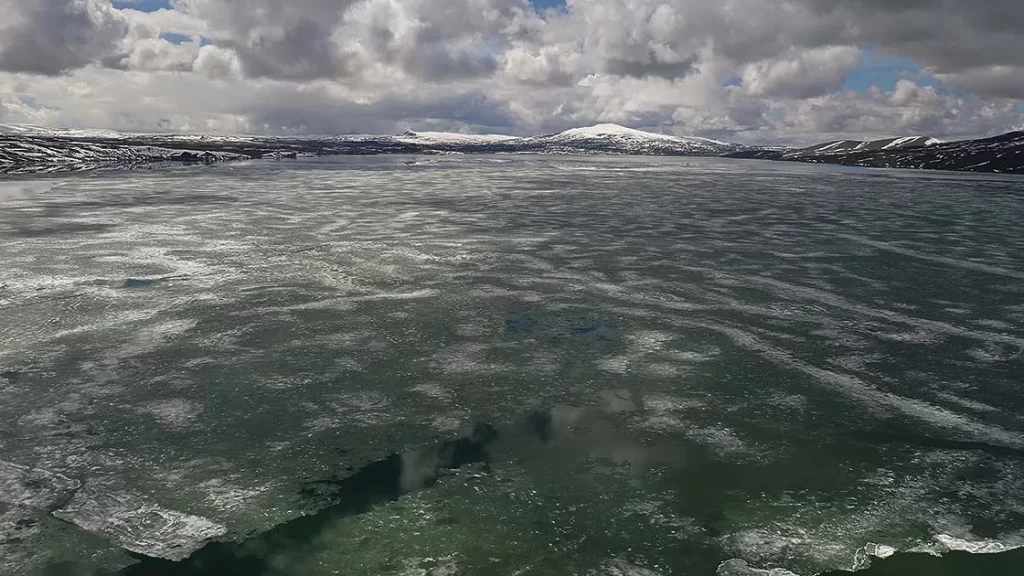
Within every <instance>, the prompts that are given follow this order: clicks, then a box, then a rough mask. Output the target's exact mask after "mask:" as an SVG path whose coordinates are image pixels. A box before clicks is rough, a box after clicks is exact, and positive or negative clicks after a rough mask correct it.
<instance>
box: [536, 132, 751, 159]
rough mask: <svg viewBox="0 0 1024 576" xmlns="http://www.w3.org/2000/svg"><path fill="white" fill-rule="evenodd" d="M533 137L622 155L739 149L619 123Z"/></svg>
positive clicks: (555, 145) (555, 147)
mask: <svg viewBox="0 0 1024 576" xmlns="http://www.w3.org/2000/svg"><path fill="white" fill-rule="evenodd" d="M533 140H535V141H537V142H541V143H543V144H545V145H546V146H549V147H551V148H552V149H553V150H558V149H577V150H581V151H597V152H608V153H619V154H657V155H692V156H715V155H719V154H723V153H726V152H730V151H734V150H736V149H738V148H739V147H738V146H735V145H732V144H726V143H725V142H719V141H717V140H709V139H707V138H696V137H684V136H670V135H667V134H657V133H654V132H644V131H643V130H636V129H633V128H626V127H625V126H619V125H618V124H598V125H596V126H589V127H585V128H572V129H570V130H566V131H565V132H561V133H559V134H552V135H549V136H541V137H538V138H535V139H533Z"/></svg>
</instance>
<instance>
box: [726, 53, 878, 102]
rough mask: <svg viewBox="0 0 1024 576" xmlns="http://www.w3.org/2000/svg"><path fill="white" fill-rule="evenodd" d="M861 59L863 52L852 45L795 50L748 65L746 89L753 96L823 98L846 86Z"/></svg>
mask: <svg viewBox="0 0 1024 576" xmlns="http://www.w3.org/2000/svg"><path fill="white" fill-rule="evenodd" d="M861 60H862V54H861V51H860V50H859V49H858V48H855V47H851V46H828V47H825V48H812V49H810V50H804V51H799V52H797V51H792V52H790V53H789V54H786V55H783V56H781V57H779V58H775V59H772V60H765V61H761V62H757V63H755V64H750V65H748V66H747V67H746V69H745V70H744V71H743V87H744V88H746V90H747V93H748V94H751V95H753V96H788V97H795V98H810V97H813V96H821V95H822V94H827V93H829V92H835V91H836V90H838V89H839V88H840V87H842V85H843V82H844V81H845V80H846V77H847V75H849V73H850V72H852V71H853V70H855V69H856V68H857V67H859V66H860V65H861Z"/></svg>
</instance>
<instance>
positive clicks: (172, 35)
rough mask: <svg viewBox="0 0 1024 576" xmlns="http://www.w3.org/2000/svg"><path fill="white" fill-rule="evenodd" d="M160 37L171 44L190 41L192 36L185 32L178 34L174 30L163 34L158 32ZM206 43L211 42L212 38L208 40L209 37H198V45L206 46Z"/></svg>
mask: <svg viewBox="0 0 1024 576" xmlns="http://www.w3.org/2000/svg"><path fill="white" fill-rule="evenodd" d="M160 38H162V39H163V40H167V41H168V42H170V43H171V44H184V43H186V42H191V41H192V37H191V36H188V35H186V34H178V33H176V32H164V33H163V34H160ZM207 44H213V40H210V39H209V38H206V37H205V36H204V37H202V38H200V40H199V45H200V46H206V45H207Z"/></svg>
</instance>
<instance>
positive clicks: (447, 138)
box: [395, 130, 518, 145]
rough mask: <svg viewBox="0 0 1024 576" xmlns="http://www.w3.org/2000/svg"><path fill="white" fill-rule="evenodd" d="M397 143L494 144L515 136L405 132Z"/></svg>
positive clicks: (507, 140)
mask: <svg viewBox="0 0 1024 576" xmlns="http://www.w3.org/2000/svg"><path fill="white" fill-rule="evenodd" d="M395 139H396V140H398V141H399V142H410V143H417V144H449V145H465V144H477V145H486V144H495V143H498V142H509V141H512V140H517V139H518V138H516V137H515V136H505V135H503V134H462V133H459V132H413V131H412V130H407V131H405V132H404V133H402V135H401V136H397V137H396V138H395Z"/></svg>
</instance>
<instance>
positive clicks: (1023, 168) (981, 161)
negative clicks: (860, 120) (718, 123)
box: [727, 132, 1024, 174]
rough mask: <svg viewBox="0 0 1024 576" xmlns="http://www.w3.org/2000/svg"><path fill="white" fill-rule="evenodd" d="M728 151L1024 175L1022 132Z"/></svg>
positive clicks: (736, 154) (798, 159) (751, 155)
mask: <svg viewBox="0 0 1024 576" xmlns="http://www.w3.org/2000/svg"><path fill="white" fill-rule="evenodd" d="M727 156H729V157H732V158H757V159H762V160H785V161H791V162H812V163H821V164H844V165H847V166H865V167H871V168H914V169H926V170H955V171H966V172H1001V173H1007V174H1024V132H1010V133H1007V134H1003V135H1001V136H995V137H992V138H981V139H978V140H960V141H956V142H943V141H941V140H936V139H934V138H928V137H922V136H915V137H905V138H888V139H885V140H873V141H870V142H859V141H838V142H826V143H824V144H817V145H815V146H809V147H807V148H798V149H795V148H787V149H778V148H750V149H747V150H742V151H738V152H734V153H730V154H727Z"/></svg>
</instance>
